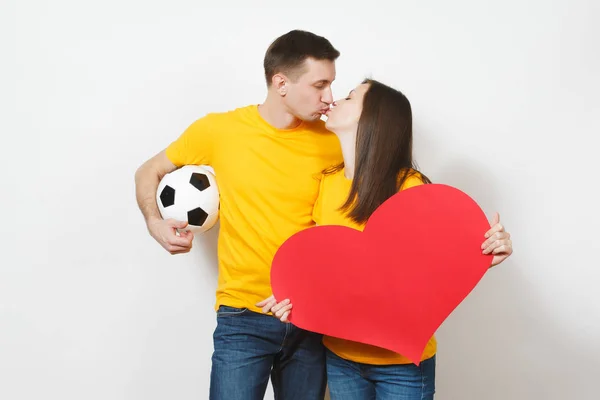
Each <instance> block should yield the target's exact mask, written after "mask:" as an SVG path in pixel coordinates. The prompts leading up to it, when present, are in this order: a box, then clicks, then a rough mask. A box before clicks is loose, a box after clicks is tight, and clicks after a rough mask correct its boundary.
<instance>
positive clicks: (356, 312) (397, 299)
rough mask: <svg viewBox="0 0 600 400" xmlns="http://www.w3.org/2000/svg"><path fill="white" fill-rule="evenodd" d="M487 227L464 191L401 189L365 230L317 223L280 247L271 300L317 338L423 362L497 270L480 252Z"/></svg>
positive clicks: (433, 187)
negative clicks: (440, 332)
mask: <svg viewBox="0 0 600 400" xmlns="http://www.w3.org/2000/svg"><path fill="white" fill-rule="evenodd" d="M489 229H490V224H489V222H488V220H487V218H486V216H485V214H484V213H483V211H482V210H481V208H480V207H479V206H478V205H477V203H475V201H474V200H473V199H471V198H470V197H469V196H468V195H466V194H465V193H463V192H462V191H460V190H458V189H455V188H453V187H451V186H447V185H441V184H429V185H420V186H416V187H412V188H409V189H406V190H403V191H401V192H399V193H397V194H396V195H394V196H392V197H391V198H389V199H388V200H387V201H386V202H384V203H383V204H382V205H381V206H380V207H379V208H378V209H377V210H376V211H375V212H374V213H373V214H372V215H371V218H370V219H369V221H368V222H367V224H366V226H365V229H364V231H363V232H360V231H358V230H355V229H352V228H346V227H342V226H317V227H312V228H309V229H306V230H303V231H301V232H298V233H296V234H295V235H293V236H291V237H290V238H289V239H288V240H286V241H285V242H284V243H283V244H282V246H281V247H280V248H279V249H278V251H277V253H276V254H275V257H274V259H273V264H272V269H271V285H272V289H273V294H274V295H275V298H276V299H278V300H283V299H290V301H291V303H292V304H293V310H292V313H291V314H290V317H289V320H290V322H292V323H294V325H296V326H298V327H300V328H303V329H306V330H309V331H313V332H318V333H322V334H325V335H329V336H333V337H338V338H342V339H347V340H352V341H356V342H362V343H366V344H371V345H375V346H379V347H382V348H385V349H388V350H392V351H394V352H396V353H399V354H402V355H403V356H405V357H407V358H408V359H409V360H411V361H413V362H414V363H415V364H417V365H418V364H419V362H420V359H421V355H422V354H423V350H424V349H425V346H426V345H427V342H428V341H429V339H430V338H431V337H432V336H433V335H434V333H435V332H436V330H437V329H438V328H439V326H440V325H441V324H442V323H443V322H444V320H445V319H446V318H447V317H448V316H449V315H450V313H452V311H454V309H455V308H456V307H457V306H458V305H459V304H460V303H461V302H462V301H463V300H464V298H465V297H466V296H467V295H468V294H469V293H470V292H471V291H472V290H473V288H474V287H475V285H477V283H478V282H479V281H480V280H481V278H482V277H483V275H484V274H485V272H486V271H487V270H488V268H489V266H490V265H491V261H492V258H493V256H492V255H484V254H482V252H481V243H483V241H484V239H485V238H484V236H483V235H484V233H485V232H487V231H488V230H489Z"/></svg>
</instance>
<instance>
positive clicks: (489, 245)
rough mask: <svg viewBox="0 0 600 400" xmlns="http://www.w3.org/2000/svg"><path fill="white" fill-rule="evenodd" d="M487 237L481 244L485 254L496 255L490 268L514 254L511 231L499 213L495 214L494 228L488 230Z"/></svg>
mask: <svg viewBox="0 0 600 400" xmlns="http://www.w3.org/2000/svg"><path fill="white" fill-rule="evenodd" d="M485 237H486V238H487V240H486V241H485V242H483V244H482V245H481V249H482V250H483V254H493V255H494V258H493V259H492V265H490V268H491V267H494V266H496V265H498V264H500V263H501V262H502V261H504V260H506V259H507V258H508V257H509V256H510V255H511V254H512V252H513V247H512V240H510V233H508V232H506V231H505V230H504V226H503V225H502V224H501V223H500V215H499V214H498V213H495V214H494V218H493V219H492V228H491V229H490V230H489V231H487V232H486V234H485Z"/></svg>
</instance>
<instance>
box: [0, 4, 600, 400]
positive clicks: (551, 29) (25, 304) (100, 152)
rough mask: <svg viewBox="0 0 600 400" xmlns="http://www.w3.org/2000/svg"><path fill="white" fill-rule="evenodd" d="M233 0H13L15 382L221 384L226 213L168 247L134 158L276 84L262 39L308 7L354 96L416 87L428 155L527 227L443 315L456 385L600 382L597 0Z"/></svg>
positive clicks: (557, 393)
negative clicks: (182, 250)
mask: <svg viewBox="0 0 600 400" xmlns="http://www.w3.org/2000/svg"><path fill="white" fill-rule="evenodd" d="M203 3H206V4H203ZM225 3H232V2H223V3H222V8H219V9H217V8H214V6H213V5H214V4H216V2H210V3H209V2H201V1H191V0H171V1H170V2H162V1H161V2H158V1H147V0H146V1H141V0H139V1H134V0H104V1H96V2H90V1H75V0H70V1H69V0H55V1H52V2H46V1H42V0H19V1H18V4H17V1H16V0H8V1H6V0H3V1H2V3H1V4H2V11H1V12H0V44H1V46H2V51H1V57H2V62H1V65H0V68H1V74H0V85H1V88H2V89H1V91H0V92H1V95H0V96H1V97H0V99H1V100H0V101H1V103H0V107H1V108H0V110H1V111H0V116H1V118H0V132H1V133H2V135H1V137H2V141H1V148H2V157H1V163H2V176H3V178H2V186H1V187H2V196H0V201H1V202H2V204H1V205H2V210H3V211H4V215H3V218H2V224H1V225H2V227H1V228H0V229H1V235H2V236H1V241H0V243H1V246H2V250H1V256H0V257H1V258H0V398H2V399H6V400H17V399H19V400H20V399H42V398H48V399H59V398H60V399H64V400H71V399H72V400H75V399H77V400H80V399H86V400H95V399H101V400H106V399H111V400H121V399H127V400H137V399H139V400H154V399H157V400H158V399H178V400H185V399H190V400H191V399H205V398H208V383H209V373H210V356H211V352H212V331H213V328H214V325H215V318H214V313H213V302H214V290H215V287H216V234H217V231H216V229H215V230H213V231H211V232H210V233H208V234H207V235H206V236H204V237H201V238H198V239H197V240H196V241H195V243H194V250H193V251H192V253H191V254H189V255H185V256H177V257H172V256H169V255H168V254H167V253H166V252H165V251H163V250H162V248H161V247H160V246H159V245H158V244H156V243H155V242H154V241H153V239H151V237H150V236H149V235H148V234H147V232H146V229H145V225H144V223H143V220H142V217H141V214H140V213H139V211H138V209H137V206H136V203H135V197H134V182H133V175H134V172H135V169H136V168H137V167H138V166H139V165H140V164H141V163H142V162H143V161H144V160H145V159H147V158H149V157H150V156H152V155H153V154H155V153H156V152H158V151H159V150H161V149H162V148H164V147H165V146H166V145H167V144H168V143H169V142H170V141H171V140H174V139H175V138H176V137H177V136H178V135H179V134H180V133H181V132H182V131H183V130H184V129H185V128H186V127H187V126H188V125H189V124H190V123H191V122H192V121H194V120H195V119H196V118H199V117H201V116H202V115H204V114H205V113H207V112H209V111H225V110H229V109H232V108H235V107H239V106H244V105H247V104H251V103H260V102H262V101H263V99H264V97H265V93H266V88H265V84H264V80H263V70H262V59H263V56H264V52H265V50H266V48H267V47H268V45H269V44H270V42H271V41H272V40H273V39H274V38H276V37H277V36H279V35H281V34H283V33H285V32H287V31H289V30H291V29H295V28H301V29H307V30H311V31H313V32H315V33H318V34H321V35H324V36H326V37H327V38H329V39H330V40H331V42H332V43H333V45H334V46H335V47H337V48H338V49H339V50H340V51H341V53H342V56H341V57H340V59H339V60H338V63H337V68H338V75H337V80H336V82H335V84H334V95H335V96H336V97H338V98H339V97H341V96H344V95H345V94H346V93H347V91H348V90H350V89H351V88H352V87H353V86H355V85H356V84H357V83H359V82H360V81H361V80H362V79H363V78H364V77H366V76H369V77H373V78H375V79H378V80H381V81H383V82H385V83H388V84H390V85H392V86H394V87H396V88H398V89H400V90H402V91H404V92H405V93H406V95H407V96H408V97H409V99H410V100H411V102H412V105H413V110H414V117H415V137H416V138H415V141H416V143H415V147H416V148H415V151H416V156H417V161H418V162H419V165H420V167H421V168H422V169H423V170H424V172H425V173H426V174H428V175H429V176H430V177H431V178H432V179H433V180H434V181H436V182H441V183H447V184H451V185H454V186H457V187H459V188H461V189H462V190H464V191H466V192H467V193H469V194H470V195H471V196H472V197H473V198H475V200H477V201H478V202H479V204H480V205H481V206H482V208H483V209H484V210H485V211H486V213H487V214H488V215H490V216H491V215H492V213H493V212H494V211H496V210H498V211H500V214H501V219H502V221H503V222H504V223H505V224H506V226H507V228H508V230H509V231H510V232H511V234H512V236H513V239H514V248H515V253H514V255H513V257H512V258H511V259H510V260H509V261H507V262H506V263H504V264H503V265H502V266H500V267H498V268H497V269H495V270H493V271H491V272H490V273H489V274H488V275H487V276H486V277H485V278H484V279H483V281H482V282H481V284H480V285H479V286H478V287H477V288H476V289H475V291H474V292H473V293H472V295H471V296H469V297H468V298H467V300H465V302H463V303H462V304H461V306H459V308H458V309H457V310H456V311H455V313H454V314H452V315H451V317H450V318H449V319H448V320H447V321H446V322H445V323H444V324H443V326H442V327H441V329H440V330H439V332H438V340H439V354H438V371H437V385H438V395H437V397H436V398H437V399H440V400H480V399H486V400H508V399H510V400H525V399H527V400H530V399H544V400H570V399H595V398H597V397H595V396H597V390H596V388H597V382H596V381H597V377H598V375H599V374H600V361H599V360H600V344H599V340H598V339H599V338H600V291H598V290H597V287H598V283H599V282H600V272H599V267H600V265H599V264H600V263H599V262H598V255H599V253H600V252H599V250H600V249H599V246H598V226H599V224H600V219H599V217H598V214H599V212H598V206H597V205H598V204H600V199H599V196H598V172H600V162H599V161H598V158H599V157H598V156H597V151H598V150H597V144H598V139H597V135H598V134H599V133H600V117H599V111H600V95H599V93H600V74H599V71H600V25H599V24H598V20H599V19H600V6H599V5H598V4H599V3H598V2H595V1H592V0H589V1H584V0H570V1H566V0H564V1H548V0H529V1H523V0H505V1H501V2H500V1H497V2H484V1H475V0H472V1H467V0H455V1H441V0H438V1H433V0H432V1H395V2H392V1H390V2H386V3H384V2H376V1H371V2H367V3H366V4H362V5H359V4H357V5H352V4H350V3H348V2H343V3H342V2H338V3H336V2H319V3H310V2H308V1H302V2H290V4H289V5H286V4H284V3H283V2H280V3H277V2H262V3H259V2H241V1H240V2H237V3H238V4H225ZM249 172H251V171H249ZM439 240H440V241H441V240H452V229H451V227H440V231H439ZM432 245H435V243H432ZM267 398H272V394H271V393H270V392H269V393H268V394H267Z"/></svg>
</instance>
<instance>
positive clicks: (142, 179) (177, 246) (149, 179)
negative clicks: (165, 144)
mask: <svg viewBox="0 0 600 400" xmlns="http://www.w3.org/2000/svg"><path fill="white" fill-rule="evenodd" d="M175 169H177V166H176V165H175V164H173V163H172V162H171V160H169V158H168V157H167V155H166V153H165V150H163V151H161V152H160V153H158V154H157V155H155V156H154V157H152V158H151V159H149V160H148V161H146V162H145V163H144V164H142V165H141V166H140V167H139V168H138V169H137V171H136V172H135V195H136V199H137V203H138V206H139V208H140V210H141V211H142V214H143V216H144V219H145V220H146V226H147V227H148V231H149V232H150V235H151V236H152V237H153V238H154V239H155V240H156V241H157V242H158V243H159V244H160V245H161V246H162V247H163V248H164V249H165V250H167V251H168V252H169V253H171V254H180V253H187V252H189V251H190V249H191V248H192V239H193V238H194V236H193V234H192V233H191V232H180V234H179V235H177V229H183V228H185V227H186V226H187V222H186V221H175V220H173V219H169V220H163V219H162V217H161V216H160V212H159V211H158V205H157V204H156V190H157V189H158V184H159V183H160V180H161V179H162V178H163V176H165V175H166V174H168V173H169V172H172V171H174V170H175Z"/></svg>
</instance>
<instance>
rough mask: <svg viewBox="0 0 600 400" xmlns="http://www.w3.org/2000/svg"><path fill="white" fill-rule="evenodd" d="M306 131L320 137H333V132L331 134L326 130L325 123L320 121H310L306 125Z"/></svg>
mask: <svg viewBox="0 0 600 400" xmlns="http://www.w3.org/2000/svg"><path fill="white" fill-rule="evenodd" d="M306 129H307V130H309V131H311V132H314V133H318V134H320V135H326V136H332V135H333V136H335V134H334V133H333V132H331V131H330V130H328V129H327V128H326V127H325V121H323V120H321V119H317V120H315V121H310V122H307V123H306Z"/></svg>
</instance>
